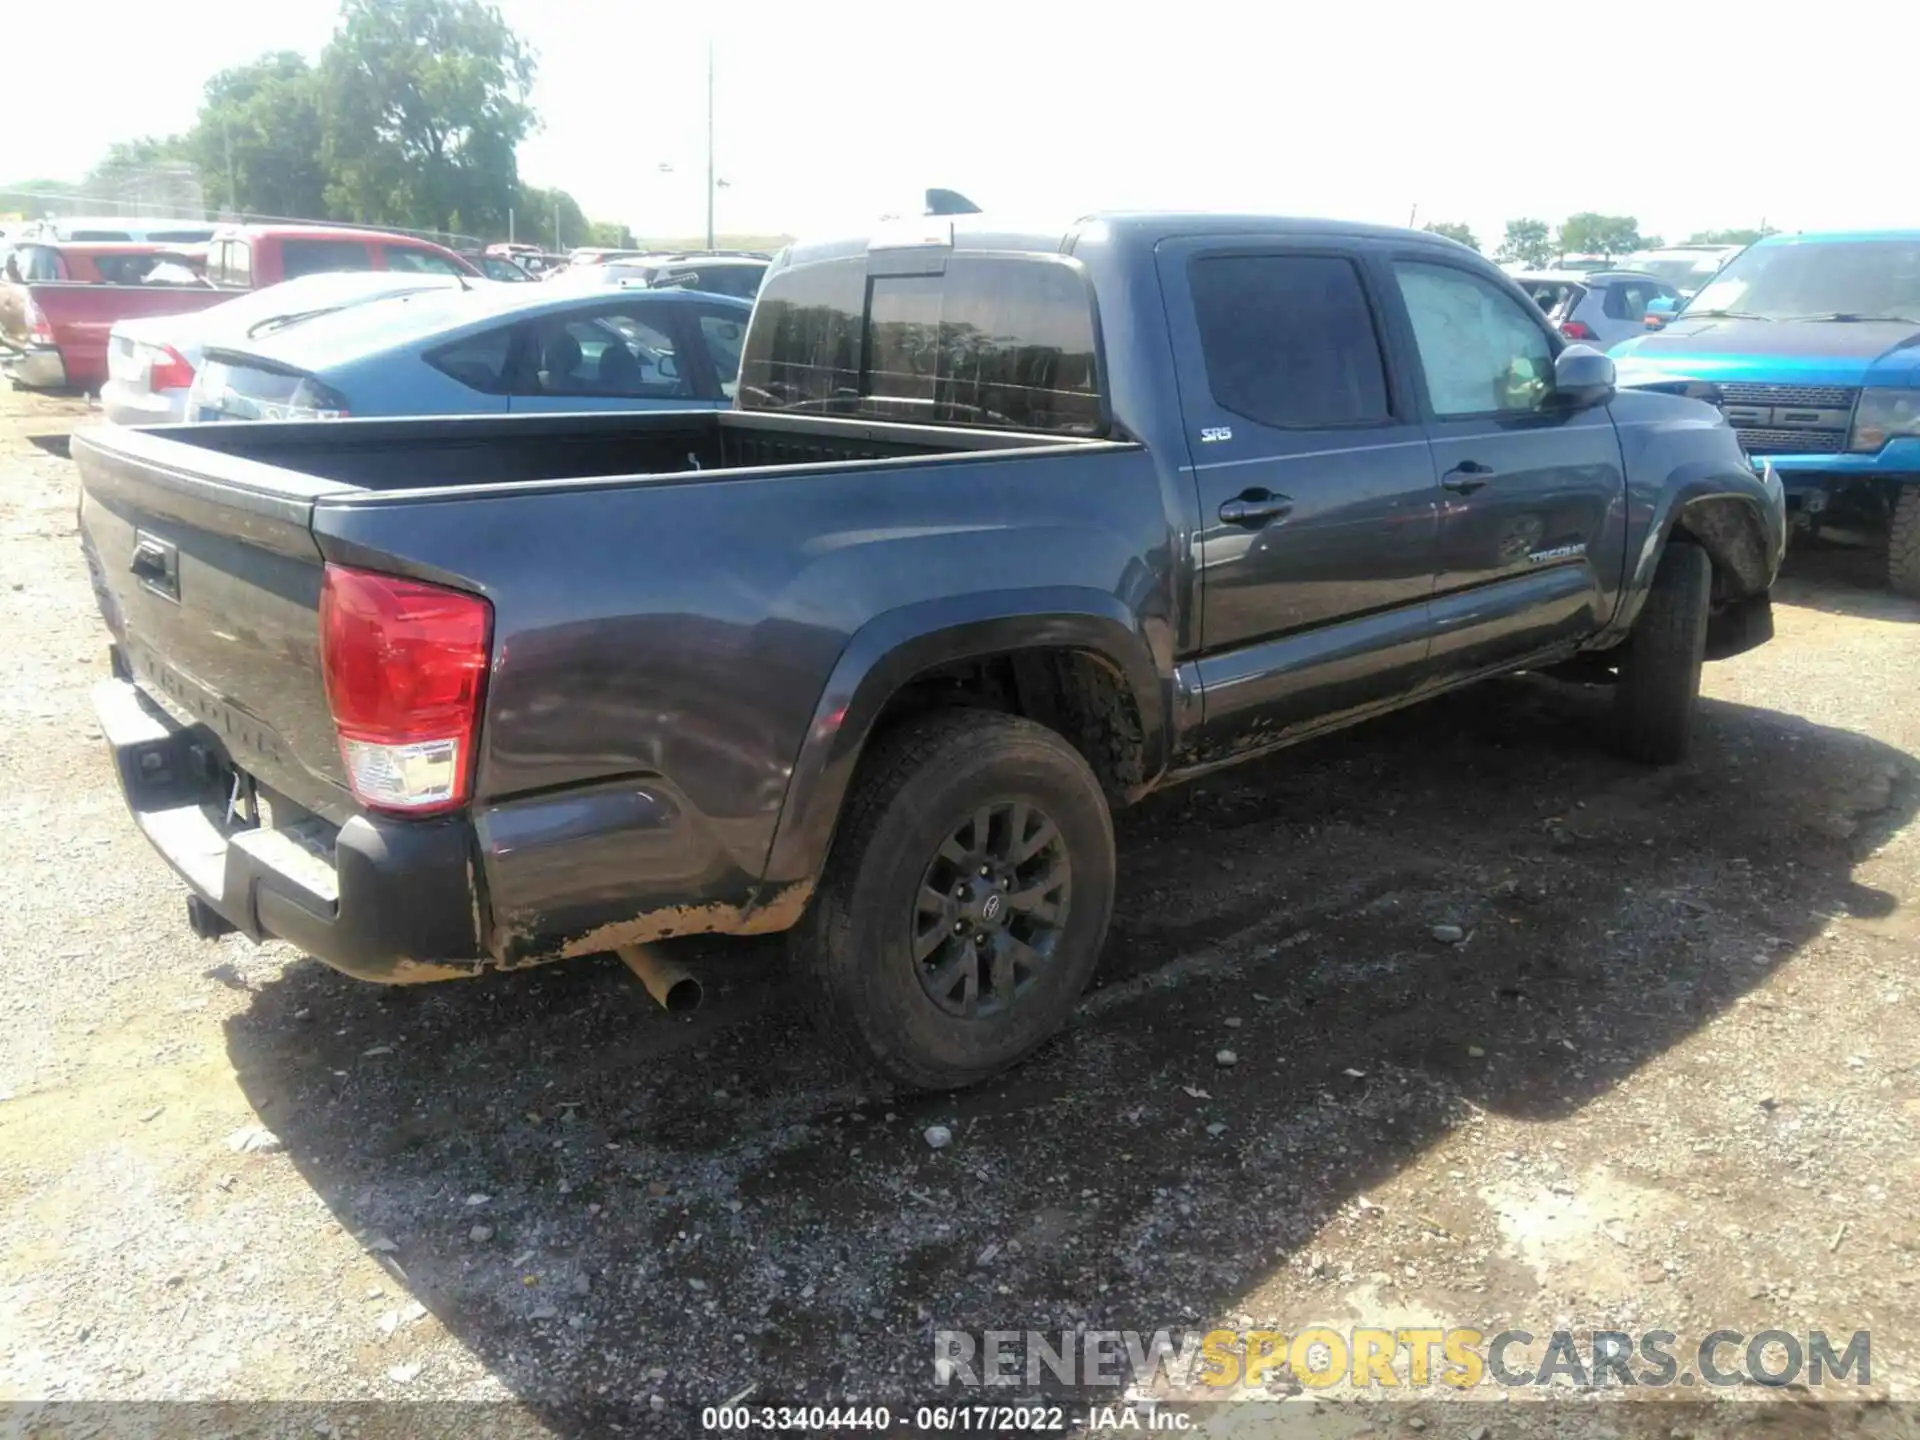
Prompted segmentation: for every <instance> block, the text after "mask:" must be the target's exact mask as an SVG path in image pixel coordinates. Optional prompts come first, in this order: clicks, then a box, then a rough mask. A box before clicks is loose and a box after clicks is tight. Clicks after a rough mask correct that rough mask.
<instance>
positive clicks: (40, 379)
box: [0, 241, 221, 389]
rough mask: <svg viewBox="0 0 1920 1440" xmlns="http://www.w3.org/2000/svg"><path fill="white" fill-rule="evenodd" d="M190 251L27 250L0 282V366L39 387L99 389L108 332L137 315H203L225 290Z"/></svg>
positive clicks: (66, 245)
mask: <svg viewBox="0 0 1920 1440" xmlns="http://www.w3.org/2000/svg"><path fill="white" fill-rule="evenodd" d="M201 263H202V262H201V257H200V256H199V255H197V254H196V253H194V251H193V249H192V248H191V247H187V248H184V249H183V248H180V247H174V246H167V245H156V244H152V243H149V242H141V241H111V242H94V241H88V242H50V243H38V242H36V243H30V244H26V245H20V246H17V247H15V248H14V250H13V251H12V252H11V253H10V254H9V255H8V256H7V260H6V266H5V271H4V275H5V280H4V283H0V345H4V346H5V347H7V350H8V351H9V352H17V353H7V354H5V355H0V363H4V367H5V369H6V372H7V374H8V375H9V376H11V377H12V378H13V379H14V380H16V381H18V382H19V383H20V384H22V385H26V386H29V387H32V388H34V389H60V388H63V387H68V386H73V387H77V388H81V389H92V388H94V387H96V386H98V385H99V384H100V382H101V381H102V380H104V379H105V378H106V373H107V332H108V331H109V330H111V329H112V328H113V324H114V322H115V321H116V320H123V319H126V318H127V317H129V316H132V315H170V314H178V313H179V312H181V311H186V310H203V309H205V308H206V307H207V306H209V305H212V304H214V303H216V302H217V301H218V300H219V299H220V298H221V293H220V292H219V291H218V290H216V289H214V288H213V287H212V286H210V285H209V284H208V283H207V282H206V280H205V278H204V277H203V276H202V275H201V274H200V265H201Z"/></svg>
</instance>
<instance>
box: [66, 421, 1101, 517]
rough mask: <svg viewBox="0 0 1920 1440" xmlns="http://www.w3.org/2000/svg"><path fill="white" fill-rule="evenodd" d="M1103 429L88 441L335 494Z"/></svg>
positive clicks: (410, 429) (473, 426)
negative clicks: (1036, 431)
mask: <svg viewBox="0 0 1920 1440" xmlns="http://www.w3.org/2000/svg"><path fill="white" fill-rule="evenodd" d="M149 442H150V443H149ZM81 443H83V444H85V443H87V442H85V441H84V440H83V441H82V442H81ZM1105 443H1107V442H1102V441H1096V440H1081V439H1064V440H1063V439H1062V438H1061V437H1060V436H1057V435H1038V434H1027V433H1024V432H1019V431H1008V430H963V429H955V428H953V427H951V426H937V427H936V426H926V425H912V424H905V423H893V424H890V423H885V422H876V421H871V420H859V421H851V420H836V419H831V418H822V417H806V416H792V415H778V414H765V413H761V414H749V413H742V412H738V411H724V410H723V411H711V410H687V411H653V412H635V413H624V414H622V413H614V414H602V413H591V414H578V415H501V416H451V417H447V418H417V419H383V420H340V421H321V422H313V421H293V422H287V423H284V424H236V425H176V426H157V427H152V428H149V429H147V430H145V431H144V432H137V433H130V434H114V435H112V436H111V437H110V438H104V439H96V440H95V441H94V442H93V444H92V449H93V450H94V451H95V452H96V453H99V454H100V455H101V457H102V459H106V458H107V457H108V456H111V455H118V456H123V457H125V458H127V459H130V460H139V461H143V462H147V463H151V464H154V465H156V466H157V467H159V468H160V469H162V470H164V471H166V472H171V473H176V474H180V473H184V471H185V470H187V469H190V470H191V471H192V473H193V474H194V475H195V476H197V477H198V478H199V479H202V480H208V481H215V482H218V483H222V484H228V485H234V486H237V487H239V488H241V489H245V490H253V491H260V492H264V493H278V494H281V495H294V494H298V495H299V496H301V497H302V498H304V499H307V500H321V499H328V500H339V499H345V498H348V495H349V492H351V491H354V490H376V491H406V490H423V489H430V490H442V489H446V488H449V487H491V486H498V485H505V484H517V483H525V482H548V483H554V484H572V483H578V482H582V481H593V480H599V481H604V480H608V479H618V480H620V481H623V482H624V481H634V482H641V481H649V480H663V479H670V478H673V477H676V476H684V475H688V474H694V473H706V472H710V471H715V470H745V469H753V470H764V469H766V468H768V467H783V466H804V465H840V464H846V463H848V462H853V461H887V460H904V459H916V458H930V457H936V456H942V455H967V454H975V453H979V452H982V451H1017V450H1036V449H1047V450H1059V449H1085V448H1086V447H1088V446H1090V445H1091V446H1099V445H1102V444H1105ZM182 447H191V448H190V449H183V448H182ZM263 467H272V469H271V472H267V471H264V470H263Z"/></svg>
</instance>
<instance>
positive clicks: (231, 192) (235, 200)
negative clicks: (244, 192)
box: [220, 119, 240, 215]
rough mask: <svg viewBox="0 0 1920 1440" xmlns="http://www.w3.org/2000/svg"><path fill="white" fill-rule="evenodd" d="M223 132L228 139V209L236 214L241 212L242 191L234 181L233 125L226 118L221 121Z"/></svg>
mask: <svg viewBox="0 0 1920 1440" xmlns="http://www.w3.org/2000/svg"><path fill="white" fill-rule="evenodd" d="M220 130H221V133H222V134H224V135H225V136H226V139H227V209H229V210H231V211H232V212H233V213H234V214H235V215H238V214H239V213H240V191H239V189H238V187H236V186H235V185H234V183H233V126H232V124H231V123H229V122H228V121H226V120H224V119H223V120H222V121H221V122H220Z"/></svg>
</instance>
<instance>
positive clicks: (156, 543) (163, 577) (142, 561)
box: [127, 532, 180, 600]
mask: <svg viewBox="0 0 1920 1440" xmlns="http://www.w3.org/2000/svg"><path fill="white" fill-rule="evenodd" d="M178 554H179V552H178V551H176V550H175V549H174V548H173V546H171V545H169V544H168V543H167V542H166V541H164V540H157V539H155V538H154V537H153V536H151V535H143V534H140V533H138V532H136V533H135V535H134V543H133V561H132V563H131V564H129V565H128V566H127V568H128V569H129V570H131V571H132V572H133V573H134V575H135V576H137V577H138V578H139V580H140V583H141V584H143V585H145V586H146V587H147V588H148V589H149V590H152V591H154V592H156V593H157V594H160V595H165V596H166V597H167V598H168V599H170V600H178V599H179V598H180V580H179V572H178V570H177V569H176V566H177V565H178V563H179V562H178V559H177V558H176V557H177V556H178Z"/></svg>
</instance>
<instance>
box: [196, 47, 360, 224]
mask: <svg viewBox="0 0 1920 1440" xmlns="http://www.w3.org/2000/svg"><path fill="white" fill-rule="evenodd" d="M320 112H321V103H320V77H319V75H318V74H317V73H316V72H315V71H314V69H313V67H312V66H310V65H308V64H307V62H306V60H305V59H304V58H302V57H301V56H300V55H298V54H295V53H294V52H293V51H291V50H282V51H279V52H278V53H276V54H271V55H263V56H261V57H260V58H259V59H258V60H255V61H253V62H252V63H251V64H247V65H237V66H235V67H234V68H233V69H231V70H222V71H221V72H220V73H219V74H218V75H216V76H214V77H213V79H211V80H209V81H208V82H207V91H206V101H205V103H204V104H203V105H202V106H201V108H200V117H199V120H198V121H197V122H196V123H195V125H194V127H193V131H192V133H191V134H190V135H189V136H188V138H187V152H188V154H190V155H191V156H192V158H193V161H194V163H195V164H196V165H197V166H198V167H199V169H200V177H201V184H202V187H203V188H204V190H205V192H206V196H207V201H208V203H209V204H210V205H212V206H213V207H214V208H216V209H220V210H235V211H245V212H249V213H252V214H255V215H276V216H288V217H292V218H295V219H308V218H312V219H324V218H326V217H327V213H328V212H327V170H326V167H325V165H324V163H323V161H322V156H321V150H322V145H323V139H324V137H323V134H322V129H321V120H320Z"/></svg>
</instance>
